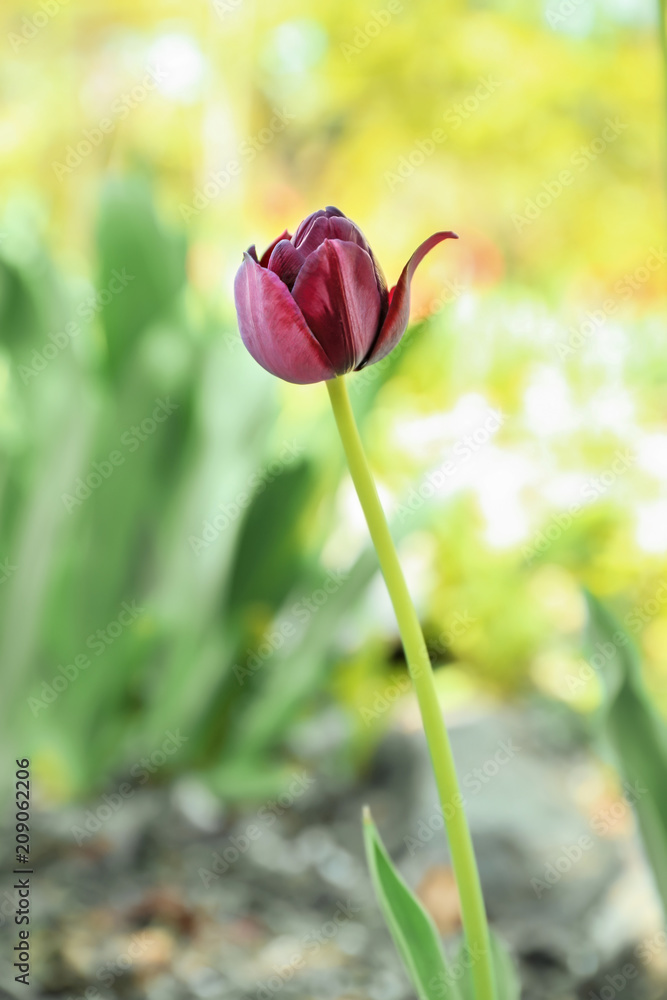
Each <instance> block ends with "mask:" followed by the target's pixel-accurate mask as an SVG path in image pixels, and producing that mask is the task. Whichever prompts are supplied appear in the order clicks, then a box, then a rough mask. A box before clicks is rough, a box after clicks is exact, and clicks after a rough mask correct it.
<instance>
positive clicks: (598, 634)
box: [585, 593, 667, 913]
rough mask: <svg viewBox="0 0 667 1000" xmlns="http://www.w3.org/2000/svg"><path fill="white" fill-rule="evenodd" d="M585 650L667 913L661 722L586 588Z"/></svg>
mask: <svg viewBox="0 0 667 1000" xmlns="http://www.w3.org/2000/svg"><path fill="white" fill-rule="evenodd" d="M586 599H587V603H588V627H587V631H586V637H585V638H586V646H587V654H588V657H589V659H590V662H591V665H592V666H593V667H595V669H596V670H597V671H598V673H599V674H600V676H601V679H602V681H603V685H604V689H605V699H604V703H603V706H602V712H601V718H602V724H603V730H604V734H605V737H606V739H607V740H608V742H609V744H610V745H611V748H612V751H613V753H614V757H615V759H616V761H617V766H618V770H619V772H620V774H621V777H622V780H623V783H624V791H625V794H626V798H627V799H628V800H629V801H630V802H631V803H632V805H633V806H634V809H635V812H636V815H637V820H638V823H639V829H640V831H641V835H642V838H643V841H644V847H645V849H646V854H647V856H648V859H649V862H650V864H651V867H652V869H653V874H654V877H655V880H656V883H657V887H658V891H659V893H660V896H661V898H662V904H663V908H664V910H665V912H666V913H667V798H666V797H665V793H664V792H665V782H666V781H667V726H666V725H665V723H664V722H663V720H662V719H661V718H660V717H659V716H658V714H657V712H656V711H655V709H654V707H653V705H652V704H651V702H650V700H649V696H648V693H647V692H646V689H645V688H644V684H643V681H642V676H641V664H640V659H639V653H638V650H637V648H636V646H635V644H634V643H633V641H632V639H631V638H630V636H629V635H628V634H627V633H626V632H625V630H624V629H623V628H622V627H621V625H620V623H619V622H617V621H616V620H615V618H614V617H613V615H612V614H611V613H610V612H609V611H608V610H607V608H605V607H604V606H603V605H602V604H601V603H600V601H598V600H597V599H596V598H595V597H593V595H592V594H588V593H587V594H586Z"/></svg>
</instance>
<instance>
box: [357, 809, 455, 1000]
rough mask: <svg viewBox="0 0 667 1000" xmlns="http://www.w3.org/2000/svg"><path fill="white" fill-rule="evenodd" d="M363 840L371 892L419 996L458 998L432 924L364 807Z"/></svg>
mask: <svg viewBox="0 0 667 1000" xmlns="http://www.w3.org/2000/svg"><path fill="white" fill-rule="evenodd" d="M364 844H365V847H366V858H367V861H368V867H369V869H370V873H371V879H372V882H373V887H374V889H375V894H376V896H377V899H378V902H379V904H380V908H381V910H382V913H383V915H384V918H385V921H386V923H387V926H388V928H389V931H390V933H391V936H392V938H393V939H394V944H395V945H396V948H397V950H398V953H399V955H400V956H401V958H402V959H403V963H404V965H405V967H406V969H407V971H408V974H409V976H410V979H411V981H412V983H413V985H414V987H415V990H416V991H417V995H418V997H419V1000H461V997H460V993H459V989H458V986H457V983H456V981H455V979H454V977H453V975H452V973H451V971H450V970H449V968H448V966H447V963H446V961H445V956H444V954H443V951H442V947H441V945H440V938H439V935H438V932H437V930H436V927H435V924H434V923H433V920H432V919H431V917H430V916H429V915H428V913H427V912H426V910H425V909H424V907H423V906H422V905H421V903H420V902H419V900H418V899H417V898H416V896H415V895H414V894H413V893H412V891H411V890H410V889H409V888H408V886H407V885H406V883H405V882H404V881H403V879H402V878H401V876H400V875H399V874H398V872H397V871H396V869H395V868H394V865H393V864H392V861H391V859H390V857H389V855H388V854H387V852H386V850H385V848H384V845H383V843H382V841H381V840H380V836H379V834H378V831H377V829H376V827H375V824H374V822H373V819H372V817H371V814H370V810H368V809H365V810H364Z"/></svg>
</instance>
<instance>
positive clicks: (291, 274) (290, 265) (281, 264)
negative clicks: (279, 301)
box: [269, 240, 306, 288]
mask: <svg viewBox="0 0 667 1000" xmlns="http://www.w3.org/2000/svg"><path fill="white" fill-rule="evenodd" d="M305 259H306V258H305V257H304V256H303V254H302V253H301V251H300V250H296V249H295V248H294V247H293V246H292V243H291V241H290V240H281V241H280V243H276V245H275V247H274V248H273V253H272V254H271V257H270V258H269V271H273V272H274V273H275V274H277V275H278V277H279V278H280V280H281V281H284V282H285V284H286V285H287V287H288V288H291V287H292V285H293V284H294V282H295V281H296V276H297V274H298V273H299V271H300V270H301V268H302V267H303V262H304V260H305Z"/></svg>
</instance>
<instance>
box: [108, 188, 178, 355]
mask: <svg viewBox="0 0 667 1000" xmlns="http://www.w3.org/2000/svg"><path fill="white" fill-rule="evenodd" d="M97 245H98V251H99V278H98V288H99V293H98V294H99V295H100V296H103V298H100V300H99V301H100V303H102V304H103V308H102V309H101V311H100V317H101V320H102V323H103V326H104V330H105V333H106V337H107V345H108V350H109V363H110V366H111V369H112V370H113V371H118V370H120V369H121V368H122V367H123V366H124V365H126V364H127V363H128V358H130V357H132V354H133V349H134V346H135V344H136V342H137V341H138V339H139V335H140V334H141V333H142V332H143V330H145V329H146V328H147V327H148V326H150V325H151V324H153V323H156V322H157V321H158V320H162V319H165V318H166V317H167V316H169V315H170V313H171V310H172V309H173V307H174V304H175V301H176V299H177V297H178V295H179V294H180V292H181V289H182V288H183V286H184V284H185V279H186V272H185V251H186V246H185V239H184V237H183V235H182V233H179V232H174V231H172V230H170V229H168V228H167V227H166V226H165V225H163V224H162V222H161V220H160V219H159V217H158V214H157V212H156V210H155V205H154V202H153V195H152V191H151V186H150V184H149V182H148V181H147V180H146V179H144V178H143V177H139V176H130V177H114V178H112V179H111V180H110V181H108V183H107V185H106V187H105V189H104V192H103V195H102V201H101V208H100V217H99V221H98V225H97Z"/></svg>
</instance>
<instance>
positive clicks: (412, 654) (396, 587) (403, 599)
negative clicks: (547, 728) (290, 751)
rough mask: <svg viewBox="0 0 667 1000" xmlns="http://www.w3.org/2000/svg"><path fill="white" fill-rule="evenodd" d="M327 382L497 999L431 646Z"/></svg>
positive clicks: (483, 977)
mask: <svg viewBox="0 0 667 1000" xmlns="http://www.w3.org/2000/svg"><path fill="white" fill-rule="evenodd" d="M326 385H327V389H328V390H329V398H330V399H331V405H332V407H333V412H334V416H335V418H336V424H337V426H338V431H339V433H340V436H341V440H342V442H343V448H344V449H345V455H346V457H347V462H348V465H349V468H350V474H351V476H352V481H353V483H354V486H355V489H356V491H357V495H358V497H359V502H360V503H361V506H362V509H363V512H364V515H365V517H366V522H367V524H368V528H369V531H370V534H371V538H372V540H373V544H374V546H375V549H376V551H377V555H378V559H379V562H380V568H381V570H382V575H383V576H384V579H385V583H386V584H387V590H388V591H389V596H390V597H391V602H392V604H393V607H394V611H395V613H396V619H397V621H398V629H399V632H400V634H401V639H402V641H403V647H404V649H405V657H406V660H407V664H408V669H409V671H410V676H411V678H412V682H413V684H414V687H415V692H416V694H417V701H418V703H419V711H420V713H421V717H422V722H423V724H424V733H425V735H426V741H427V743H428V747H429V751H430V755H431V761H432V764H433V771H434V773H435V780H436V784H437V787H438V794H439V796H440V804H441V806H442V811H443V816H444V818H445V824H446V829H447V837H448V840H449V848H450V852H451V857H452V865H453V867H454V874H455V876H456V882H457V885H458V889H459V897H460V899H461V915H462V920H463V929H464V932H465V936H466V943H467V945H468V948H469V950H470V961H471V974H472V980H473V986H474V992H475V998H476V1000H494V997H495V981H494V974H493V968H492V964H491V948H490V940H489V926H488V923H487V919H486V911H485V909H484V899H483V897H482V887H481V884H480V881H479V873H478V871H477V864H476V861H475V852H474V850H473V846H472V838H471V836H470V830H469V829H468V823H467V820H466V816H465V812H464V809H463V797H462V795H461V792H460V790H459V783H458V779H457V777H456V768H455V765H454V757H453V754H452V748H451V745H450V742H449V737H448V735H447V729H446V728H445V722H444V719H443V717H442V711H441V709H440V705H439V703H438V696H437V692H436V689H435V682H434V678H433V670H432V668H431V661H430V658H429V655H428V650H427V649H426V643H425V642H424V636H423V634H422V630H421V625H420V624H419V619H418V617H417V612H416V611H415V608H414V605H413V603H412V600H411V598H410V593H409V591H408V588H407V584H406V582H405V577H404V576H403V571H402V569H401V564H400V563H399V561H398V555H397V554H396V548H395V546H394V542H393V539H392V537H391V533H390V531H389V526H388V524H387V519H386V517H385V514H384V511H383V509H382V504H381V503H380V498H379V497H378V494H377V490H376V488H375V482H374V481H373V476H372V473H371V470H370V468H369V466H368V461H367V459H366V454H365V452H364V448H363V445H362V443H361V438H360V437H359V431H358V430H357V425H356V423H355V420H354V414H353V412H352V407H351V405H350V397H349V396H348V392H347V385H346V383H345V379H344V378H342V377H341V378H334V379H332V380H331V381H329V382H327V383H326Z"/></svg>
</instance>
